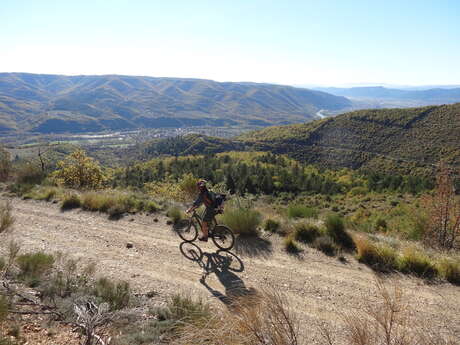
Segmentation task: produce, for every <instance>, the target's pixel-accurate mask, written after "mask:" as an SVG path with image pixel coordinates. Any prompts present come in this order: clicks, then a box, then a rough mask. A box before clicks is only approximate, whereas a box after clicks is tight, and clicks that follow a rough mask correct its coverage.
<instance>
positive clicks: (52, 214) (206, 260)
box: [12, 199, 460, 340]
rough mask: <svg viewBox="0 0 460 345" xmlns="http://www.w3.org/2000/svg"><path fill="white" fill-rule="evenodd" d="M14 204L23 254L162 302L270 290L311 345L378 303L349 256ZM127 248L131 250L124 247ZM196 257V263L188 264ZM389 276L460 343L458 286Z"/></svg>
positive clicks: (365, 274)
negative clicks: (72, 261)
mask: <svg viewBox="0 0 460 345" xmlns="http://www.w3.org/2000/svg"><path fill="white" fill-rule="evenodd" d="M12 204H13V212H14V215H15V218H16V223H15V226H14V236H15V237H16V238H19V239H20V241H21V243H22V251H23V252H27V251H31V250H38V249H40V250H44V251H47V252H55V251H61V252H65V253H69V254H71V255H72V256H74V257H80V258H82V260H84V261H90V260H91V261H95V262H96V263H97V271H98V273H99V274H103V275H105V276H109V277H112V278H116V279H124V280H127V281H129V282H130V284H131V286H132V287H133V288H134V289H136V290H137V291H139V292H149V291H156V292H157V293H158V298H160V299H166V298H167V297H168V296H169V295H171V294H172V293H175V292H187V293H191V294H196V295H201V296H203V297H205V298H206V299H209V300H210V301H212V302H213V303H215V304H225V303H227V302H228V300H229V299H230V298H231V297H232V295H234V294H236V293H239V294H251V293H254V292H255V291H257V290H259V289H261V288H266V287H270V288H275V289H276V290H277V291H281V292H283V293H285V294H286V295H287V297H288V299H289V300H290V302H291V304H292V306H293V307H294V308H295V310H296V311H297V312H298V314H299V315H300V318H301V321H302V328H303V330H304V333H305V334H306V336H307V338H309V339H310V340H313V338H315V337H316V336H317V334H316V331H315V326H314V325H315V324H317V323H318V322H322V321H327V322H329V323H332V322H334V323H335V324H336V325H338V327H340V324H341V318H340V316H338V315H340V314H341V313H342V314H343V313H344V312H347V311H350V310H353V309H354V308H358V307H360V306H362V305H363V303H364V302H365V300H366V299H371V300H373V299H375V298H376V297H377V295H376V290H375V276H374V274H373V273H372V271H371V270H370V269H369V268H367V267H366V266H364V265H361V264H359V263H357V262H356V260H355V259H353V257H351V256H347V257H346V259H347V260H346V262H344V263H342V262H341V261H339V260H337V259H336V258H329V257H327V256H325V255H323V254H322V253H320V252H318V251H316V250H314V249H311V248H305V249H304V251H303V252H302V254H301V255H299V256H297V257H294V256H290V255H288V254H286V253H285V252H283V250H282V245H281V241H280V239H279V238H277V237H276V236H272V237H269V238H263V239H260V240H252V241H245V242H242V241H238V242H237V245H236V246H235V249H234V250H233V251H232V253H231V254H225V253H223V252H218V251H217V249H216V247H215V246H214V245H213V244H212V242H211V243H206V244H204V245H203V244H201V243H197V245H198V246H199V247H200V248H199V247H195V246H193V245H190V244H188V245H187V244H185V245H184V244H182V245H181V240H180V238H179V237H178V236H177V235H176V234H175V233H174V232H173V231H172V230H171V227H170V226H168V225H166V218H165V217H163V216H158V221H157V222H155V221H154V219H155V217H156V216H145V215H132V216H131V215H128V216H126V217H124V218H122V219H120V220H116V221H114V220H109V219H107V216H106V215H103V214H98V213H89V212H84V211H81V210H72V211H67V212H61V211H60V209H59V207H58V205H56V204H52V203H46V202H37V201H32V200H19V199H13V200H12ZM127 242H130V243H132V244H133V248H130V249H128V248H127V247H126V244H127ZM200 252H201V253H202V255H201V256H202V258H201V260H195V261H193V260H190V259H189V258H192V259H193V258H194V257H197V256H199V255H197V254H198V253H200ZM184 254H185V255H184ZM186 256H188V257H189V258H187V257H186ZM222 263H226V265H222ZM203 277H204V278H205V279H202V278H203ZM395 277H396V280H397V282H398V284H399V285H400V286H401V287H402V288H403V289H404V291H406V292H407V293H408V294H409V295H410V297H411V300H412V303H411V305H412V307H413V308H414V309H415V312H416V313H415V314H416V318H418V319H419V322H420V323H421V322H429V323H430V324H431V325H432V326H434V327H436V328H439V329H450V330H452V331H453V332H454V333H455V334H456V336H457V337H458V338H459V339H460V288H459V287H456V286H453V285H450V284H433V285H428V284H426V283H425V282H424V281H422V280H419V279H415V278H408V277H404V276H400V275H397V276H395Z"/></svg>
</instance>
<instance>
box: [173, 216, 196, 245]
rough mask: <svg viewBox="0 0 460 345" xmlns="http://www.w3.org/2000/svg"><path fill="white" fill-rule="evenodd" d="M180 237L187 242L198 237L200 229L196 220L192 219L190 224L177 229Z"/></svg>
mask: <svg viewBox="0 0 460 345" xmlns="http://www.w3.org/2000/svg"><path fill="white" fill-rule="evenodd" d="M176 231H177V233H178V235H179V237H180V238H182V239H183V240H184V241H185V242H193V241H195V240H196V238H197V237H198V229H197V225H196V222H195V221H193V220H192V219H190V220H189V221H188V224H187V225H185V226H182V227H180V228H179V229H177V230H176Z"/></svg>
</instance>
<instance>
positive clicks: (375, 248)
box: [354, 236, 398, 271]
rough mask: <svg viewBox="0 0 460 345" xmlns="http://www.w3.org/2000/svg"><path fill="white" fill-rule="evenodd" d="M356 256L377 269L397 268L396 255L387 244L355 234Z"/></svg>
mask: <svg viewBox="0 0 460 345" xmlns="http://www.w3.org/2000/svg"><path fill="white" fill-rule="evenodd" d="M354 242H355V245H356V251H357V254H356V258H357V259H358V261H359V262H362V263H365V264H366V265H369V266H371V267H372V268H373V269H375V270H378V271H392V270H395V269H398V255H397V253H396V251H395V250H394V249H393V248H391V247H390V246H388V245H384V244H379V245H377V244H376V243H373V242H372V241H371V240H370V239H369V238H367V237H364V236H355V238H354Z"/></svg>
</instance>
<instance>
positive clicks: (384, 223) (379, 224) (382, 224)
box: [374, 217, 388, 231]
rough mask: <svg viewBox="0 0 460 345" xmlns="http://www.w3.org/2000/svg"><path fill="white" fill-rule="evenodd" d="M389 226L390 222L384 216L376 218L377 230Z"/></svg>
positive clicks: (375, 226) (375, 227)
mask: <svg viewBox="0 0 460 345" xmlns="http://www.w3.org/2000/svg"><path fill="white" fill-rule="evenodd" d="M387 227H388V224H387V221H386V220H385V219H384V218H381V217H378V218H377V219H376V220H375V225H374V229H375V231H385V230H386V229H387Z"/></svg>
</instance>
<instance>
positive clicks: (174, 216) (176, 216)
mask: <svg viewBox="0 0 460 345" xmlns="http://www.w3.org/2000/svg"><path fill="white" fill-rule="evenodd" d="M166 215H167V216H168V217H169V218H170V219H171V221H172V222H173V224H177V223H179V222H180V221H181V220H182V219H184V217H185V216H184V214H183V212H182V210H181V209H180V208H179V207H177V206H172V207H170V208H169V209H168V211H167V212H166Z"/></svg>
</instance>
